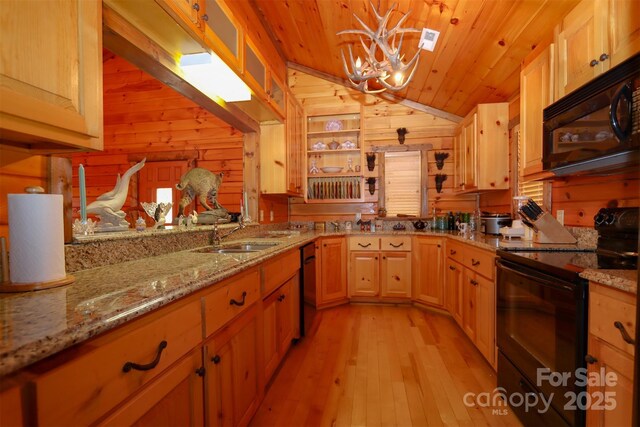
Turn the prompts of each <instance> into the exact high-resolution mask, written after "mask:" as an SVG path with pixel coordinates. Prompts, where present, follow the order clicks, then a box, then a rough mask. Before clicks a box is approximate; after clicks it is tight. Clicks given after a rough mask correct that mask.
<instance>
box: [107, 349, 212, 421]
mask: <svg viewBox="0 0 640 427" xmlns="http://www.w3.org/2000/svg"><path fill="white" fill-rule="evenodd" d="M203 376H204V370H203V368H202V349H201V348H199V347H198V348H196V349H195V350H193V351H192V352H191V353H190V354H188V355H187V356H185V357H184V358H183V359H182V360H181V361H180V362H178V363H177V364H176V365H174V366H173V367H172V368H170V369H169V370H168V371H167V372H165V373H164V374H163V375H162V376H161V377H160V378H158V379H157V380H155V381H154V382H153V383H151V384H149V385H148V386H147V387H146V388H145V389H143V390H142V391H141V392H139V393H138V394H136V395H135V396H134V397H132V398H131V399H128V400H127V402H126V403H125V404H124V405H122V406H120V407H119V408H118V409H117V410H116V411H115V412H113V413H112V414H110V415H109V416H107V417H106V418H105V419H103V420H101V421H100V422H99V423H98V425H103V426H113V425H136V426H141V427H142V426H149V427H153V426H159V425H170V426H178V425H179V426H201V425H203V422H204V409H203V383H202V377H203Z"/></svg>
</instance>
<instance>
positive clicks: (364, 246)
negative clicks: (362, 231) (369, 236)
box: [358, 243, 371, 248]
mask: <svg viewBox="0 0 640 427" xmlns="http://www.w3.org/2000/svg"><path fill="white" fill-rule="evenodd" d="M358 246H360V247H361V248H368V247H369V246H371V243H367V244H366V245H363V244H362V243H358Z"/></svg>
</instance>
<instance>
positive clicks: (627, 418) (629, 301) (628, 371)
mask: <svg viewBox="0 0 640 427" xmlns="http://www.w3.org/2000/svg"><path fill="white" fill-rule="evenodd" d="M623 331H624V332H625V333H626V335H625V333H623ZM635 332H636V296H635V294H631V293H626V292H622V291H620V290H617V289H613V288H610V287H606V286H602V285H599V284H597V283H593V282H592V283H590V284H589V341H588V350H587V352H588V356H587V359H586V360H587V362H588V364H587V369H588V372H589V374H590V375H593V376H594V377H593V378H605V379H609V380H608V381H599V382H598V383H597V384H595V383H594V384H589V385H588V386H587V393H588V395H589V396H590V397H591V405H590V406H589V408H588V409H587V426H588V427H596V426H597V427H606V426H630V425H632V422H631V421H632V407H633V376H634V375H633V368H634V354H635V348H634V346H633V344H631V343H630V341H631V340H633V339H635ZM602 372H604V374H603V373H602ZM596 375H597V376H596ZM600 400H602V401H600ZM613 405H615V406H613Z"/></svg>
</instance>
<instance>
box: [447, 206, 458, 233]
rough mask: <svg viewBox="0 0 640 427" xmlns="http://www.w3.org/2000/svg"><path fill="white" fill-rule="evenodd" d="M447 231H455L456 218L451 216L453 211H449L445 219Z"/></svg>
mask: <svg viewBox="0 0 640 427" xmlns="http://www.w3.org/2000/svg"><path fill="white" fill-rule="evenodd" d="M447 224H448V227H447V230H450V231H453V230H455V229H456V218H455V217H454V216H453V211H449V216H448V217H447Z"/></svg>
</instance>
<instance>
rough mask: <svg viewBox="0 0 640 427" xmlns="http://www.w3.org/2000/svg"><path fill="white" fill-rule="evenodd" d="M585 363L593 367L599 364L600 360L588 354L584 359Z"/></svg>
mask: <svg viewBox="0 0 640 427" xmlns="http://www.w3.org/2000/svg"><path fill="white" fill-rule="evenodd" d="M584 361H585V362H587V363H588V364H589V365H593V364H594V363H598V359H596V358H595V357H593V356H592V355H590V354H587V355H586V356H585V357H584Z"/></svg>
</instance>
